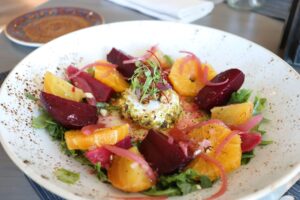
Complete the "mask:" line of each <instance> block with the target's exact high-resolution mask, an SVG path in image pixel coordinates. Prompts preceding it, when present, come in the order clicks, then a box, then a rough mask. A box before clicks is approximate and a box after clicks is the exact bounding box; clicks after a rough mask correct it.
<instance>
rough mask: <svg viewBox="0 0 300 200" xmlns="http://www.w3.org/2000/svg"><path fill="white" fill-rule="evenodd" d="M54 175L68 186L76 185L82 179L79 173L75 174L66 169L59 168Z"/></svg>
mask: <svg viewBox="0 0 300 200" xmlns="http://www.w3.org/2000/svg"><path fill="white" fill-rule="evenodd" d="M54 175H55V176H56V178H57V179H58V180H60V181H62V182H64V183H67V184H74V183H76V182H77V181H78V180H79V178H80V174H79V173H75V172H72V171H69V170H66V169H64V168H58V169H56V170H55V171H54Z"/></svg>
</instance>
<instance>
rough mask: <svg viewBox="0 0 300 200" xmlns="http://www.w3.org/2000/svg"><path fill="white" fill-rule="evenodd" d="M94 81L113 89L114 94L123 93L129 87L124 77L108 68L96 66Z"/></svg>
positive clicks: (113, 69)
mask: <svg viewBox="0 0 300 200" xmlns="http://www.w3.org/2000/svg"><path fill="white" fill-rule="evenodd" d="M95 79H97V80H99V81H101V82H102V83H104V84H105V85H107V86H109V87H111V88H113V89H114V90H115V91H116V92H123V91H125V90H126V89H127V88H128V87H129V84H128V83H127V82H126V81H125V79H124V77H123V76H122V75H121V74H120V73H119V72H118V71H117V70H116V69H115V68H113V67H110V66H102V65H97V66H96V67H95Z"/></svg>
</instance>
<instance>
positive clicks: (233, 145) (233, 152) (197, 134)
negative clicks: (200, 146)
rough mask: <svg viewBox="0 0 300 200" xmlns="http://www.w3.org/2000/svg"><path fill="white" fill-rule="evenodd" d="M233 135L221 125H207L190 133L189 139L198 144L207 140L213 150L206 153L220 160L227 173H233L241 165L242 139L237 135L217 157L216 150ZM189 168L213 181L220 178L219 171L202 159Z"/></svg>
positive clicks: (193, 162) (191, 164) (198, 158)
mask: <svg viewBox="0 0 300 200" xmlns="http://www.w3.org/2000/svg"><path fill="white" fill-rule="evenodd" d="M230 133H231V130H230V129H228V128H226V127H225V126H223V125H219V124H207V125H204V126H202V127H200V128H197V129H194V130H193V131H191V132H190V133H189V137H190V138H191V139H193V140H195V141H197V142H201V141H203V140H204V139H207V140H209V141H210V143H211V148H210V149H209V150H208V151H207V152H206V154H207V155H208V156H211V157H213V158H214V159H216V160H218V161H219V162H220V163H221V164H222V165H223V166H224V169H225V171H226V172H231V171H233V170H235V169H237V168H239V167H240V165H241V156H242V150H241V138H240V136H239V135H235V136H234V137H233V138H232V139H231V140H230V141H229V142H228V143H227V144H226V145H225V146H224V148H223V150H222V152H221V153H220V154H219V155H218V156H216V155H215V150H216V148H217V147H218V145H220V143H221V142H222V141H223V140H224V138H226V137H227V136H228V135H229V134H230ZM187 168H192V169H194V170H196V171H197V172H198V173H199V174H202V175H206V176H208V177H209V178H210V179H211V180H216V179H217V178H218V177H219V176H220V171H219V169H218V168H217V167H216V166H215V165H214V164H213V163H210V162H207V161H205V160H203V159H202V158H200V157H197V158H196V159H194V160H193V161H192V162H191V163H190V164H189V165H188V167H187Z"/></svg>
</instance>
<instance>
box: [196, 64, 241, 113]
mask: <svg viewBox="0 0 300 200" xmlns="http://www.w3.org/2000/svg"><path fill="white" fill-rule="evenodd" d="M244 79H245V74H244V73H243V72H242V71H240V70H239V69H229V70H226V71H224V72H222V73H220V74H218V75H216V76H215V77H214V78H213V79H212V80H211V82H213V83H220V82H223V81H226V80H228V81H227V82H226V83H224V84H221V85H218V86H216V85H214V86H209V85H206V86H204V87H203V88H202V89H201V90H200V91H199V93H198V94H197V96H196V97H195V102H196V103H197V105H198V106H199V108H200V109H203V110H205V111H209V110H210V109H211V108H213V107H215V106H223V105H225V104H226V103H227V102H228V101H229V99H230V96H231V94H232V93H233V92H236V91H237V90H238V89H240V87H241V86H242V85H243V83H244Z"/></svg>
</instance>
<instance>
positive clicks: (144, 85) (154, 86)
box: [130, 59, 168, 103]
mask: <svg viewBox="0 0 300 200" xmlns="http://www.w3.org/2000/svg"><path fill="white" fill-rule="evenodd" d="M135 65H136V66H137V68H136V70H135V71H134V74H133V76H132V77H131V78H130V80H131V89H132V90H133V91H134V92H135V94H136V95H137V97H138V99H139V101H140V102H142V103H146V102H147V101H148V100H150V99H153V100H158V99H159V98H160V97H161V92H162V90H161V89H159V87H158V85H159V84H162V85H167V84H168V83H167V82H166V80H165V79H164V78H163V77H162V75H161V74H162V73H161V69H160V66H159V63H157V62H155V61H153V60H150V59H149V60H147V61H145V62H141V61H137V62H136V63H135Z"/></svg>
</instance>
